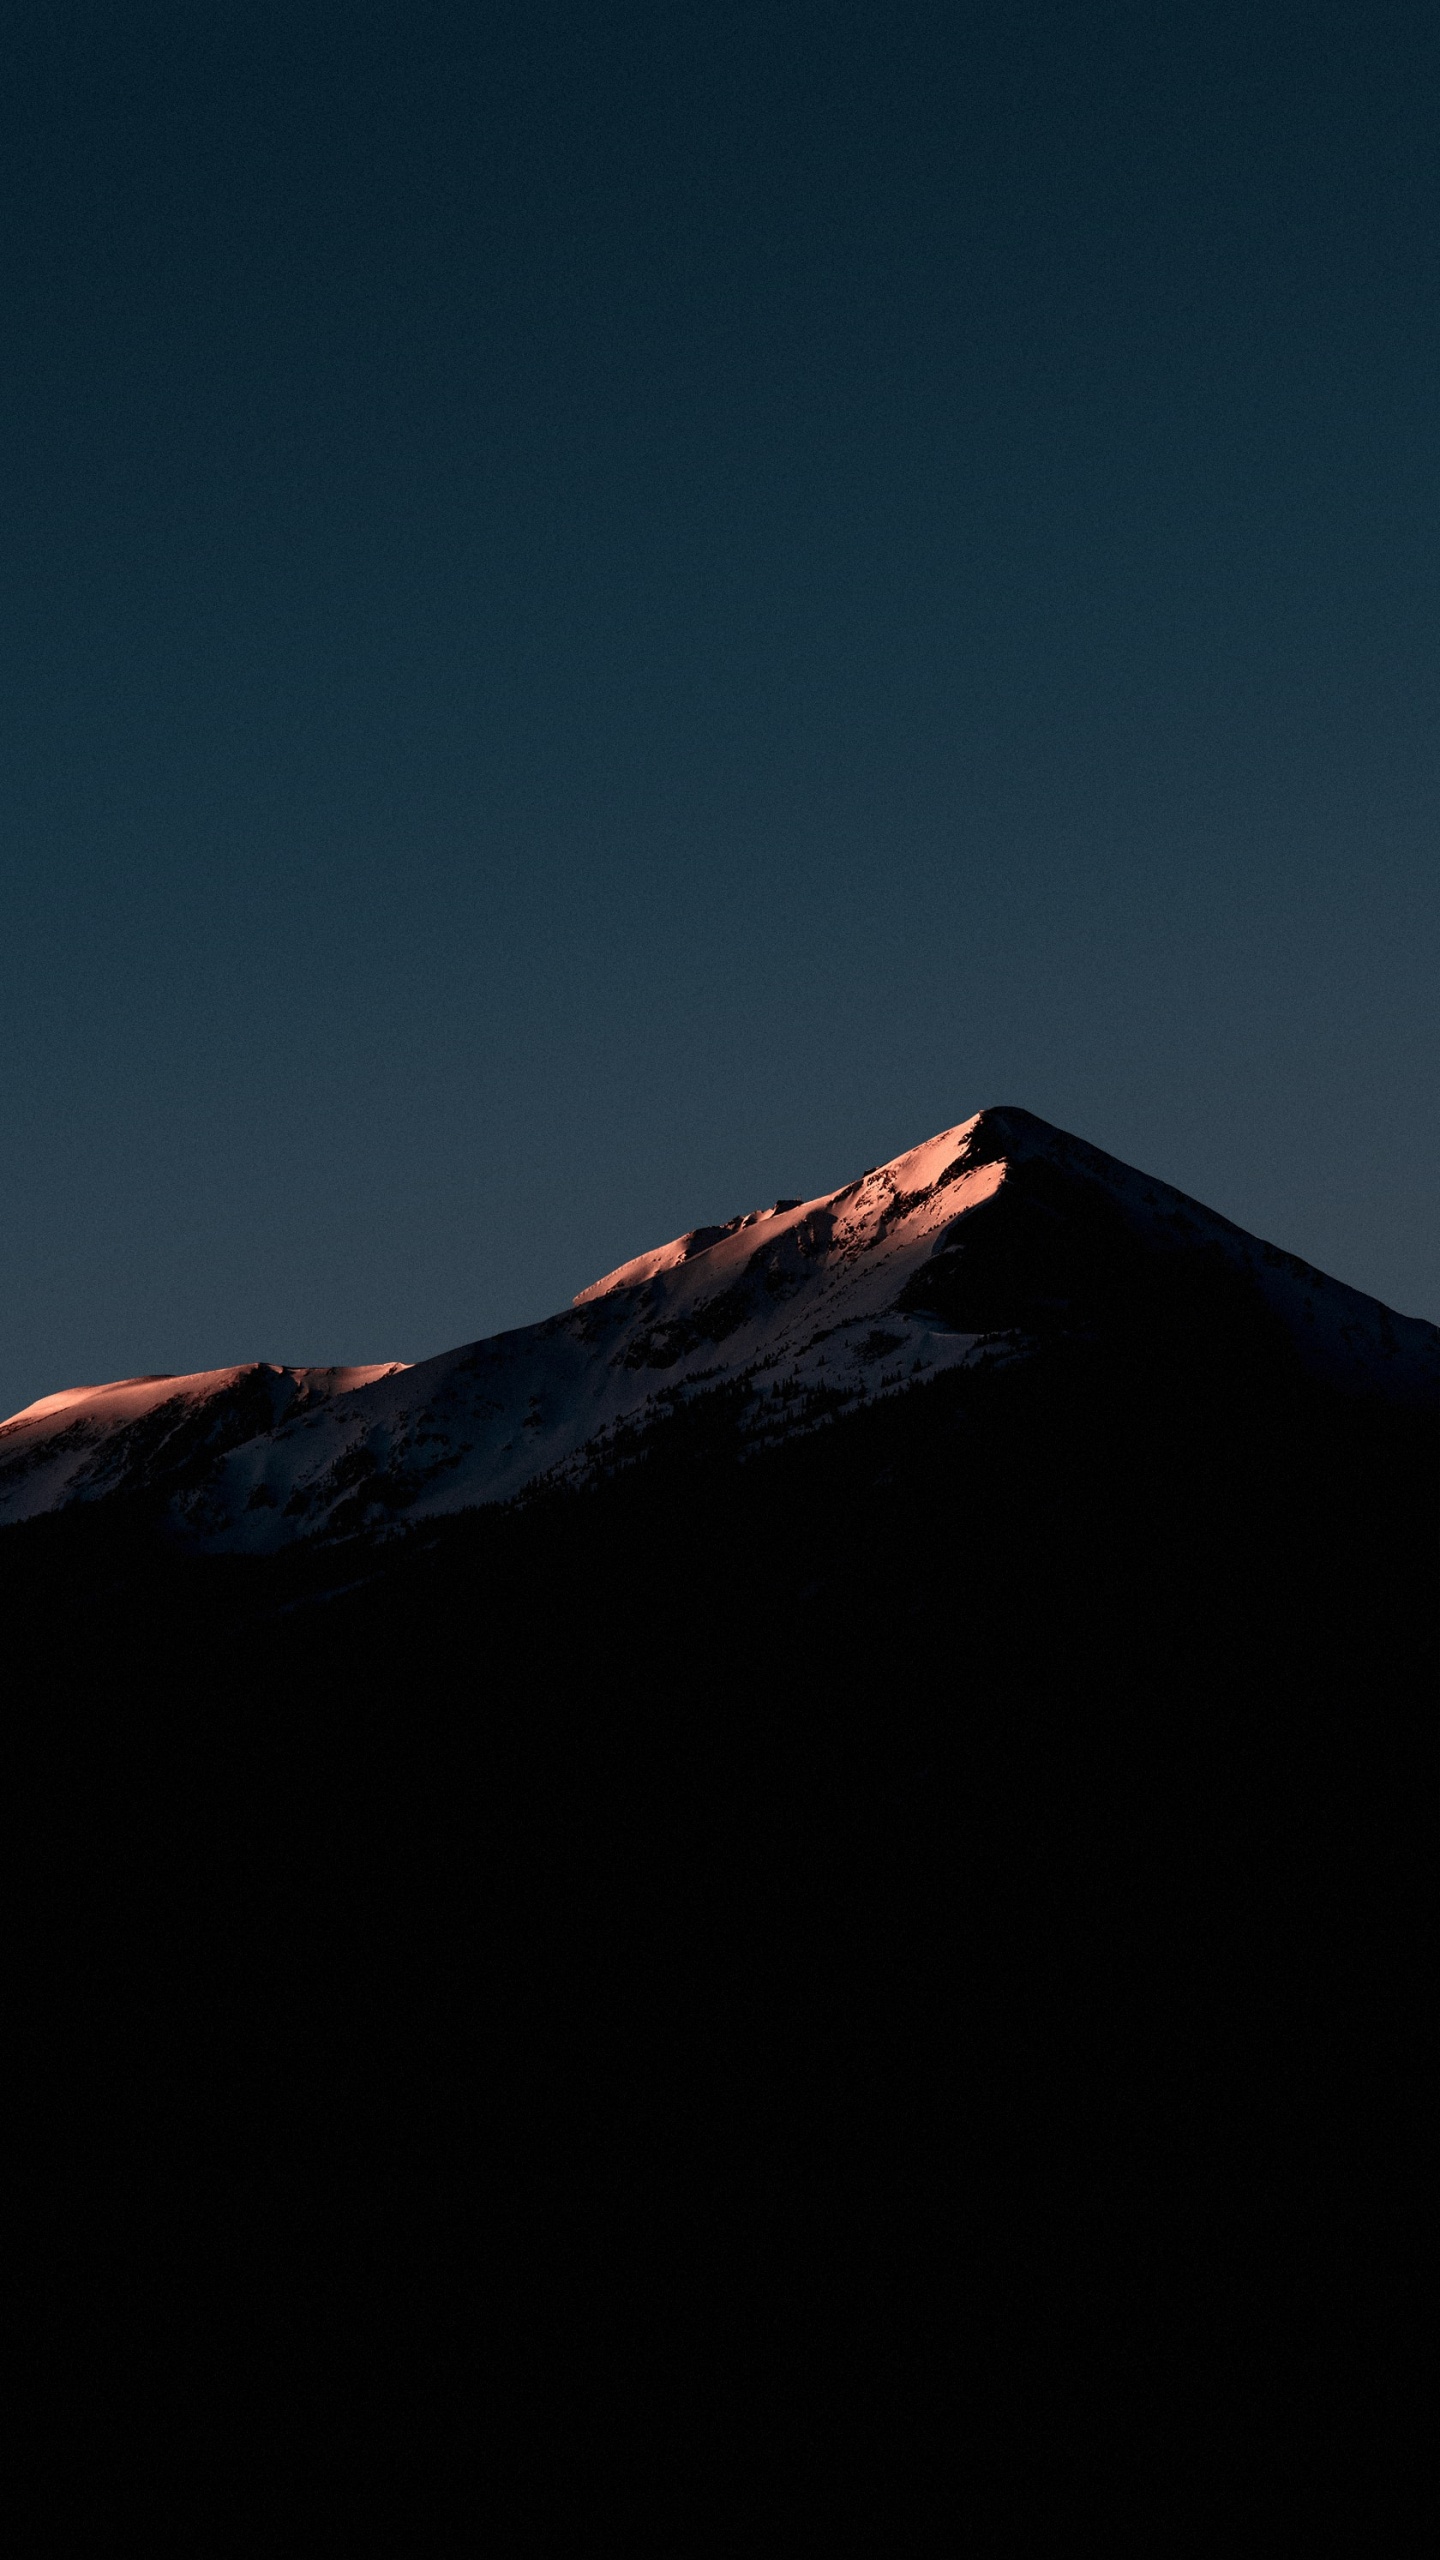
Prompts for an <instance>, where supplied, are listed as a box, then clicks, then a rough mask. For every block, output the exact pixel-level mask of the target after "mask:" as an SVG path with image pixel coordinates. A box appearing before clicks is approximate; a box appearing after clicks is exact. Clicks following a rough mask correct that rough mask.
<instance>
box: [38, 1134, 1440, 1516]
mask: <svg viewBox="0 0 1440 2560" xmlns="http://www.w3.org/2000/svg"><path fill="white" fill-rule="evenodd" d="M1222 1301H1223V1302H1224V1306H1225V1308H1226V1309H1227V1310H1228V1311H1229V1312H1228V1313H1227V1316H1226V1322H1227V1323H1228V1322H1229V1321H1230V1319H1231V1317H1232V1316H1234V1315H1235V1314H1236V1313H1237V1311H1240V1310H1242V1309H1243V1313H1244V1319H1245V1322H1246V1323H1248V1324H1249V1325H1250V1326H1251V1328H1252V1330H1253V1328H1254V1327H1256V1326H1259V1327H1261V1328H1262V1329H1263V1328H1266V1327H1268V1328H1269V1339H1270V1342H1271V1346H1272V1350H1273V1352H1274V1355H1275V1356H1276V1357H1279V1356H1281V1347H1282V1345H1283V1355H1284V1356H1285V1357H1287V1358H1291V1359H1293V1360H1294V1361H1296V1362H1297V1363H1298V1364H1299V1366H1300V1367H1301V1368H1302V1369H1303V1370H1305V1371H1306V1372H1308V1373H1309V1374H1311V1375H1314V1376H1318V1377H1325V1378H1328V1379H1330V1380H1331V1381H1332V1382H1337V1383H1341V1384H1345V1385H1348V1386H1350V1387H1352V1388H1353V1389H1355V1391H1357V1392H1360V1393H1364V1394H1369V1395H1374V1396H1378V1397H1380V1398H1382V1399H1392V1400H1399V1401H1402V1402H1409V1401H1418V1400H1420V1399H1422V1398H1423V1397H1425V1396H1426V1394H1427V1393H1431V1392H1433V1389H1434V1387H1435V1384H1436V1382H1437V1380H1440V1329H1437V1328H1436V1327H1434V1326H1432V1325H1428V1324H1426V1323H1424V1322H1423V1320H1420V1319H1416V1318H1407V1317H1403V1316H1399V1315H1397V1314H1395V1313H1394V1311H1392V1310H1391V1309H1389V1308H1386V1307H1384V1306H1383V1305H1382V1304H1381V1303H1380V1302H1379V1301H1378V1300H1375V1299H1372V1298H1368V1297H1366V1296H1365V1295H1364V1293H1363V1292H1360V1291H1357V1290H1353V1289H1350V1288H1348V1287H1347V1286H1346V1284H1344V1283H1342V1282H1340V1281H1337V1280H1333V1279H1331V1278H1330V1277H1329V1276H1328V1275H1327V1274H1325V1273H1323V1272H1319V1271H1317V1270H1315V1269H1314V1268H1313V1266H1311V1265H1309V1264H1307V1263H1305V1262H1303V1261H1302V1260H1301V1259H1300V1258H1299V1257H1298V1256H1295V1255H1292V1254H1288V1253H1286V1252H1284V1251H1283V1250H1282V1249H1281V1248H1280V1247H1278V1246H1274V1245H1270V1244H1267V1243H1264V1242H1263V1241H1262V1240H1260V1239H1259V1238H1257V1237H1254V1236H1252V1235H1250V1234H1248V1232H1247V1231H1246V1230H1244V1229H1243V1228H1240V1227H1238V1226H1236V1225H1235V1224H1234V1223H1233V1222H1232V1221H1230V1220H1228V1219H1226V1218H1224V1217H1222V1216H1221V1215H1220V1214H1219V1213H1218V1212H1217V1211H1214V1210H1211V1209H1209V1208H1207V1207H1206V1206H1205V1205H1204V1204H1203V1203H1201V1202H1199V1201H1196V1200H1193V1199H1191V1198H1190V1197H1189V1196H1188V1195H1187V1194H1185V1193H1183V1192H1180V1191H1178V1190H1176V1189H1175V1188H1174V1186H1172V1185H1170V1184H1167V1183H1165V1182H1162V1181H1160V1180H1159V1179H1158V1178H1156V1177H1153V1176H1150V1175H1147V1174H1144V1173H1141V1172H1139V1171H1137V1169H1136V1168H1134V1167H1132V1166H1128V1165H1125V1164H1124V1163H1122V1162H1121V1160H1120V1159H1118V1158H1116V1157H1112V1156H1109V1155H1108V1154H1106V1153H1105V1152H1104V1151H1103V1150H1102V1149H1099V1148H1096V1147H1094V1146H1092V1145H1091V1144H1090V1143H1089V1142H1088V1141H1086V1140H1084V1139H1081V1138H1078V1137H1075V1136H1072V1135H1071V1134H1070V1133H1069V1132H1067V1131H1064V1130H1060V1129H1056V1128H1054V1127H1053V1126H1052V1125H1051V1124H1049V1123H1048V1122H1045V1121H1043V1120H1040V1119H1038V1118H1037V1117H1036V1116H1035V1115H1034V1114H1032V1113H1030V1112H1027V1111H1024V1110H1023V1109H1021V1108H1019V1107H1018V1106H1013V1105H1008V1106H992V1107H990V1108H988V1109H986V1110H983V1111H980V1112H977V1113H974V1114H972V1115H971V1116H970V1117H969V1118H968V1119H966V1120H963V1121H960V1122H957V1123H955V1124H953V1125H952V1126H951V1127H949V1128H947V1129H944V1130H942V1131H940V1132H939V1133H938V1134H937V1135H936V1136H934V1137H932V1138H929V1139H926V1140H924V1141H922V1142H921V1143H920V1144H919V1145H918V1146H915V1147H911V1148H908V1149H906V1150H904V1151H902V1153H901V1154H899V1155H897V1156H895V1157H893V1158H891V1159H890V1160H889V1161H888V1162H887V1163H885V1164H883V1165H879V1166H872V1167H870V1168H868V1169H867V1171H866V1172H865V1173H863V1174H861V1175H859V1176H857V1177H856V1178H855V1179H854V1180H852V1181H851V1182H848V1183H845V1184H842V1185H841V1186H840V1187H839V1188H838V1189H837V1190H835V1191H833V1192H829V1193H825V1194H821V1195H818V1196H816V1197H814V1198H812V1199H808V1200H806V1199H793V1200H792V1199H781V1200H777V1201H776V1202H774V1203H773V1204H772V1205H771V1206H770V1207H769V1208H766V1209H760V1210H751V1211H748V1212H746V1213H745V1214H744V1215H742V1216H739V1217H736V1218H732V1219H729V1220H727V1221H725V1222H723V1223H721V1224H718V1225H714V1226H702V1227H698V1228H694V1229H691V1230H689V1231H687V1233H685V1234H684V1235H681V1236H678V1237H675V1238H672V1239H671V1240H670V1241H669V1242H668V1243H666V1244H663V1245H660V1246H656V1247H652V1248H650V1249H649V1250H648V1251H647V1252H644V1253H641V1254H639V1255H636V1256H634V1257H632V1258H631V1259H630V1260H629V1261H627V1262H624V1263H621V1264H620V1265H618V1266H617V1267H616V1268H615V1269H614V1270H612V1271H611V1272H609V1273H607V1274H605V1275H603V1276H602V1277H601V1278H600V1279H599V1280H596V1281H594V1282H592V1283H590V1284H589V1285H588V1286H587V1287H586V1288H584V1289H581V1290H580V1291H578V1292H577V1293H576V1296H575V1298H574V1299H573V1300H572V1302H571V1304H570V1306H569V1307H567V1308H564V1309H562V1310H560V1311H559V1312H558V1313H557V1314H555V1315H553V1316H550V1317H547V1318H544V1319H542V1320H541V1321H540V1322H539V1323H538V1324H533V1325H529V1326H522V1327H519V1328H516V1329H515V1330H513V1331H511V1332H509V1333H502V1334H498V1335H492V1336H487V1337H484V1338H482V1339H480V1340H478V1341H475V1342H472V1343H468V1344H464V1345H461V1346H460V1347H459V1348H458V1349H456V1350H453V1351H448V1352H442V1353H439V1354H436V1355H434V1356H432V1357H431V1358H430V1359H428V1360H423V1361H419V1362H416V1363H412V1364H406V1363H401V1362H382V1363H371V1364H365V1365H362V1366H358V1367H348V1368H345V1367H341V1368H317V1367H311V1368H299V1369H292V1368H287V1367H283V1366H281V1365H279V1364H274V1363H268V1362H256V1363H253V1364H241V1365H239V1366H236V1367H233V1368H228V1369H222V1370H215V1371H199V1372H194V1373H189V1374H186V1375H181V1376H178V1377H174V1378H166V1377H164V1376H153V1375H152V1376H148V1377H144V1378H135V1379H128V1380H117V1381H114V1382H111V1383H110V1384H108V1385H105V1386H101V1387H95V1388H89V1389H84V1388H72V1389H62V1390H60V1391H58V1392H57V1393H55V1394H52V1395H49V1396H46V1397H42V1398H39V1399H37V1400H36V1402H35V1403H34V1404H32V1405H30V1406H27V1407H26V1408H24V1410H23V1411H22V1412H21V1413H19V1414H17V1415H13V1416H11V1417H10V1418H9V1420H8V1421H6V1422H5V1423H4V1424H3V1425H0V1523H3V1522H13V1521H19V1520H24V1519H32V1518H35V1517H38V1516H40V1515H41V1514H43V1513H45V1512H47V1511H50V1510H54V1509H58V1508H64V1507H66V1506H69V1505H72V1504H74V1503H76V1502H93V1501H96V1500H103V1499H106V1498H107V1497H109V1496H111V1495H113V1494H118V1493H131V1494H134V1493H145V1494H148V1495H150V1496H151V1497H153V1498H155V1499H157V1500H159V1501H160V1502H161V1504H162V1506H163V1509H164V1514H165V1521H166V1526H167V1529H168V1532H169V1534H170V1535H171V1536H172V1537H176V1538H178V1539H180V1540H181V1541H182V1542H184V1543H185V1544H187V1545H189V1546H192V1547H194V1548H196V1549H199V1550H205V1551H211V1552H215V1553H221V1552H235V1553H252V1554H262V1553H268V1552H274V1551H275V1550H276V1549H277V1548H280V1547H283V1546H285V1545H286V1544H288V1543H290V1542H292V1541H294V1540H296V1539H303V1538H311V1537H315V1536H317V1535H318V1536H322V1537H343V1536H353V1535H355V1534H357V1533H359V1534H372V1535H373V1534H383V1533H385V1532H386V1531H387V1530H389V1529H390V1528H392V1527H393V1526H395V1525H397V1524H399V1523H402V1522H414V1521H420V1520H425V1519H434V1518H438V1517H441V1516H444V1515H446V1514H449V1513H451V1512H454V1511H458V1510H467V1509H471V1508H474V1507H475V1506H476V1505H483V1504H489V1503H496V1502H500V1503H504V1502H507V1501H513V1500H515V1499H517V1498H520V1497H523V1496H529V1495H531V1494H532V1493H533V1492H534V1491H535V1490H536V1489H537V1488H540V1487H543V1486H545V1485H556V1484H572V1485H573V1484H577V1483H581V1482H584V1481H586V1480H587V1479H590V1478H593V1477H595V1476H597V1475H600V1474H603V1473H604V1472H606V1471H607V1470H610V1469H613V1468H614V1467H616V1466H623V1465H626V1464H628V1463H631V1462H632V1461H633V1460H634V1459H635V1458H636V1457H637V1456H638V1455H640V1454H641V1453H642V1452H643V1449H644V1447H645V1445H646V1443H647V1439H648V1438H649V1437H650V1436H652V1435H653V1434H654V1432H655V1431H656V1430H657V1429H659V1428H661V1427H662V1426H663V1425H664V1424H665V1423H667V1422H668V1421H670V1420H672V1419H673V1418H674V1417H675V1416H676V1414H677V1413H678V1412H680V1411H681V1410H682V1409H684V1408H687V1407H690V1406H693V1405H695V1403H696V1401H697V1399H701V1398H704V1397H707V1396H708V1397H711V1398H713V1397H714V1396H715V1395H716V1394H717V1393H719V1394H724V1395H726V1396H728V1397H729V1398H730V1400H731V1403H732V1405H735V1406H737V1407H738V1409H739V1410H740V1411H741V1415H742V1429H741V1434H740V1437H741V1442H742V1445H743V1446H749V1447H752V1448H759V1447H764V1446H773V1445H775V1444H776V1443H777V1442H779V1441H781V1440H784V1439H787V1438H790V1437H793V1436H794V1435H795V1434H796V1433H799V1432H803V1431H806V1430H810V1429H814V1428H817V1427H820V1426H821V1425H822V1424H823V1423H825V1422H826V1421H827V1420H830V1419H832V1418H834V1417H836V1416H839V1415H842V1414H845V1413H851V1412H856V1411H858V1410H861V1409H863V1408H864V1407H865V1406H867V1405H869V1404H871V1403H873V1402H874V1401H876V1400H877V1399H879V1398H883V1397H889V1396H893V1395H895V1394H899V1393H903V1392H905V1391H906V1390H908V1389H912V1388H915V1387H919V1386H921V1385H924V1384H930V1383H934V1382H935V1381H937V1380H938V1379H939V1378H941V1377H943V1376H944V1375H946V1374H947V1373H949V1372H952V1371H954V1370H956V1369H959V1368H965V1367H973V1366H976V1365H977V1364H978V1365H981V1366H987V1365H988V1366H993V1365H995V1364H997V1363H1007V1362H1013V1361H1015V1360H1019V1359H1024V1358H1025V1357H1027V1355H1030V1354H1033V1353H1034V1351H1035V1350H1036V1349H1037V1347H1038V1346H1039V1345H1041V1344H1043V1343H1046V1342H1053V1341H1054V1340H1055V1339H1056V1338H1058V1337H1064V1338H1066V1339H1073V1340H1077V1341H1078V1340H1082V1339H1092V1338H1096V1337H1098V1336H1104V1337H1105V1338H1106V1339H1107V1340H1109V1341H1111V1342H1112V1344H1118V1345H1119V1346H1120V1347H1121V1349H1122V1350H1123V1349H1124V1347H1125V1345H1126V1344H1127V1342H1128V1341H1130V1340H1132V1339H1133V1341H1134V1342H1136V1343H1138V1342H1139V1341H1140V1340H1141V1339H1149V1338H1150V1337H1151V1336H1153V1335H1154V1334H1155V1330H1156V1327H1157V1325H1158V1326H1159V1327H1160V1329H1161V1333H1162V1334H1164V1335H1165V1338H1166V1339H1168V1340H1170V1341H1171V1342H1172V1343H1173V1345H1174V1348H1175V1351H1176V1355H1177V1356H1188V1355H1186V1354H1185V1346H1186V1345H1187V1344H1188V1345H1190V1347H1191V1348H1192V1349H1193V1346H1194V1341H1195V1339H1196V1337H1197V1336H1202V1335H1203V1334H1204V1333H1205V1331H1206V1328H1207V1327H1213V1326H1214V1324H1215V1322H1216V1321H1217V1316H1218V1311H1219V1309H1220V1307H1221V1303H1222Z"/></svg>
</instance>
